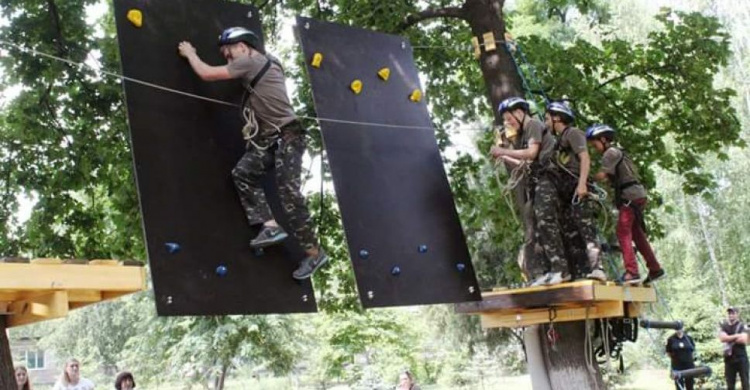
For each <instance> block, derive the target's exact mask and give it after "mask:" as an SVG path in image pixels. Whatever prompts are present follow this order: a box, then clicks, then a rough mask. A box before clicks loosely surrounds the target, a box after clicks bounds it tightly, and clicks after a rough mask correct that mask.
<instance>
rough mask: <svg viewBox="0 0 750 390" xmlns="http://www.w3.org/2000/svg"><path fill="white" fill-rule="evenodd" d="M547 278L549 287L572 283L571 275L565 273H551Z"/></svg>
mask: <svg viewBox="0 0 750 390" xmlns="http://www.w3.org/2000/svg"><path fill="white" fill-rule="evenodd" d="M547 275H549V277H548V278H547V286H554V285H556V284H560V283H565V282H569V281H570V275H569V274H567V273H564V272H550V273H549V274H547Z"/></svg>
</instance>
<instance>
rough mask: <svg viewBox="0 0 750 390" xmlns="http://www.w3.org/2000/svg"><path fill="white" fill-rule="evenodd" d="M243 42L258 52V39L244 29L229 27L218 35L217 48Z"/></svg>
mask: <svg viewBox="0 0 750 390" xmlns="http://www.w3.org/2000/svg"><path fill="white" fill-rule="evenodd" d="M237 42H245V43H246V44H247V45H248V46H250V47H252V48H253V49H255V50H258V51H260V50H261V49H260V38H258V36H257V35H255V33H254V32H252V31H250V30H248V29H246V28H244V27H230V28H228V29H226V30H224V31H223V32H222V33H221V35H219V46H224V45H231V44H233V43H237Z"/></svg>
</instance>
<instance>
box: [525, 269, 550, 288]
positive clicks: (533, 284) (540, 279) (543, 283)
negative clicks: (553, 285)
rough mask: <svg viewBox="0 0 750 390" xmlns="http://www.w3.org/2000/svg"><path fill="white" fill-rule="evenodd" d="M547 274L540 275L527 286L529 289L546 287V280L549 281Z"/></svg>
mask: <svg viewBox="0 0 750 390" xmlns="http://www.w3.org/2000/svg"><path fill="white" fill-rule="evenodd" d="M549 276H550V274H549V272H548V273H546V274H542V275H541V276H539V277H538V278H536V279H534V281H533V282H531V284H529V287H540V286H546V285H547V279H549Z"/></svg>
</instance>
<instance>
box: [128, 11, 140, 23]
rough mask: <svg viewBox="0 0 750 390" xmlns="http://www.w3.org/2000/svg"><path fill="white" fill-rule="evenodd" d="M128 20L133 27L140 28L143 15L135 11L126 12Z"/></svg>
mask: <svg viewBox="0 0 750 390" xmlns="http://www.w3.org/2000/svg"><path fill="white" fill-rule="evenodd" d="M128 20H129V21H130V23H133V25H134V26H136V27H141V26H142V25H143V14H142V13H141V11H139V10H137V9H131V10H130V11H128Z"/></svg>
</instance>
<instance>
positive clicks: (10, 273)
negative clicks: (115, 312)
mask: <svg viewBox="0 0 750 390" xmlns="http://www.w3.org/2000/svg"><path fill="white" fill-rule="evenodd" d="M146 288H147V278H146V270H145V269H144V268H143V267H142V266H132V265H128V266H124V265H123V263H122V262H119V261H116V260H94V261H90V262H86V261H85V260H76V261H62V260H60V259H34V260H31V261H28V262H15V261H14V262H0V315H7V316H8V317H7V326H8V327H13V326H21V325H26V324H31V323H34V322H39V321H44V320H49V319H55V318H61V317H65V316H67V315H68V312H69V311H70V310H73V309H77V308H79V307H83V306H87V305H90V304H93V303H97V302H102V301H106V300H110V299H114V298H117V297H120V296H123V295H126V294H131V293H135V292H138V291H143V290H146Z"/></svg>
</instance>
